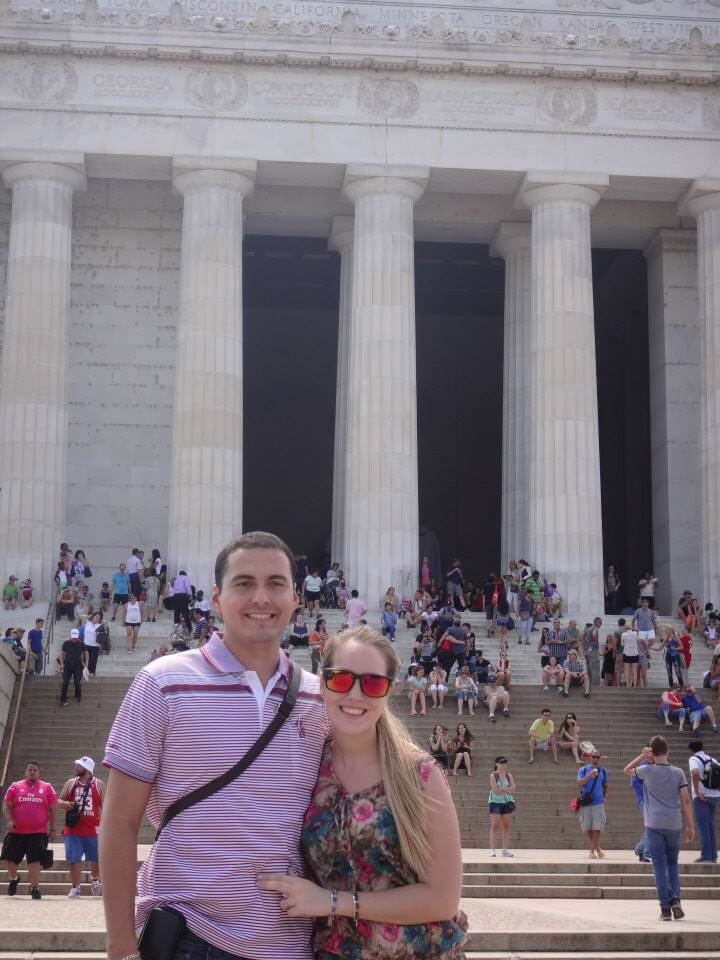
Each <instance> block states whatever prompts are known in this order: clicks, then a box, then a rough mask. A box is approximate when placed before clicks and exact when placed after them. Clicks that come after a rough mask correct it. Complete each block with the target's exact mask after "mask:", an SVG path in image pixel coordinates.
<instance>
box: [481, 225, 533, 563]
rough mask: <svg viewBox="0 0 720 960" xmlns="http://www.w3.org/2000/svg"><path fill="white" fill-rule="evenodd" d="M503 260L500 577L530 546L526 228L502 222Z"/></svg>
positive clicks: (497, 246)
mask: <svg viewBox="0 0 720 960" xmlns="http://www.w3.org/2000/svg"><path fill="white" fill-rule="evenodd" d="M490 253H491V255H492V256H499V257H503V258H504V260H505V317H504V334H503V336H504V358H503V456H502V528H501V531H502V532H501V549H500V557H501V564H502V569H503V572H504V571H505V570H507V568H508V564H509V562H510V561H511V560H519V559H520V558H521V557H522V558H524V559H526V558H527V554H528V553H529V552H530V551H529V545H528V536H529V528H528V458H529V454H530V440H531V434H530V424H531V420H532V417H531V415H530V414H531V404H532V389H531V366H530V224H529V223H501V224H500V228H499V230H498V233H497V235H496V236H495V239H494V241H493V243H492V246H491V247H490Z"/></svg>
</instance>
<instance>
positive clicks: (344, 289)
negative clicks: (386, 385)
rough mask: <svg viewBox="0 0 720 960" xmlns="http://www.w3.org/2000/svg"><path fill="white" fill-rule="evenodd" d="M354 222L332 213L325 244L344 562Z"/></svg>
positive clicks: (337, 537) (336, 546) (337, 549)
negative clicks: (332, 304)
mask: <svg viewBox="0 0 720 960" xmlns="http://www.w3.org/2000/svg"><path fill="white" fill-rule="evenodd" d="M354 230H355V225H354V223H353V218H352V217H335V218H334V219H333V223H332V230H331V232H330V240H329V242H328V246H329V247H330V249H331V250H337V252H338V253H339V254H340V305H339V311H338V312H339V316H338V354H337V385H336V387H335V448H334V457H333V504H332V537H331V553H332V558H331V560H332V562H334V561H336V560H337V561H338V562H339V563H340V566H341V567H342V566H343V563H344V562H345V462H346V458H347V447H346V444H347V409H348V393H347V391H348V382H347V371H348V356H349V353H350V346H349V340H348V337H349V330H350V305H351V302H352V292H351V291H352V251H353V236H354Z"/></svg>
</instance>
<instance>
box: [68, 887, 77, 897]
mask: <svg viewBox="0 0 720 960" xmlns="http://www.w3.org/2000/svg"><path fill="white" fill-rule="evenodd" d="M68 896H69V897H71V898H72V899H73V900H74V899H75V897H79V896H80V887H70V893H69V894H68Z"/></svg>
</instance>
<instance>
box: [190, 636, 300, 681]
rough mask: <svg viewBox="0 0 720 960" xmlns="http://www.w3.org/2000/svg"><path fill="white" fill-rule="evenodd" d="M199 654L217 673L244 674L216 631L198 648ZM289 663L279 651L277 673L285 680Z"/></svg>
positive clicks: (238, 662) (239, 663) (241, 667)
mask: <svg viewBox="0 0 720 960" xmlns="http://www.w3.org/2000/svg"><path fill="white" fill-rule="evenodd" d="M200 652H201V653H202V655H203V656H204V657H205V659H206V660H207V661H208V663H210V664H211V665H212V666H213V667H214V668H215V669H216V670H217V671H218V673H245V671H246V669H247V668H246V667H244V666H243V664H242V663H241V662H240V661H239V660H238V659H237V657H236V656H235V654H234V653H233V652H232V651H231V650H230V648H229V647H227V646H226V645H225V641H224V640H223V635H222V633H220V632H219V631H217V630H216V631H215V633H213V635H212V636H211V637H210V639H209V640H208V642H207V643H206V644H205V645H204V646H202V647H200ZM290 662H291V661H290V658H289V657H288V655H287V654H286V653H285V651H284V650H281V651H280V659H279V661H278V666H277V672H278V673H279V674H280V675H281V676H282V677H284V678H285V679H286V680H287V678H288V677H289V675H290Z"/></svg>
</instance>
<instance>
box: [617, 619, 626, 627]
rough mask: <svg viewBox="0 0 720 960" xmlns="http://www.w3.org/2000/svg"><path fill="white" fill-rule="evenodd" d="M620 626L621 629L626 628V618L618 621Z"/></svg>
mask: <svg viewBox="0 0 720 960" xmlns="http://www.w3.org/2000/svg"><path fill="white" fill-rule="evenodd" d="M618 626H619V627H624V626H625V617H620V619H619V620H618Z"/></svg>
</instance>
